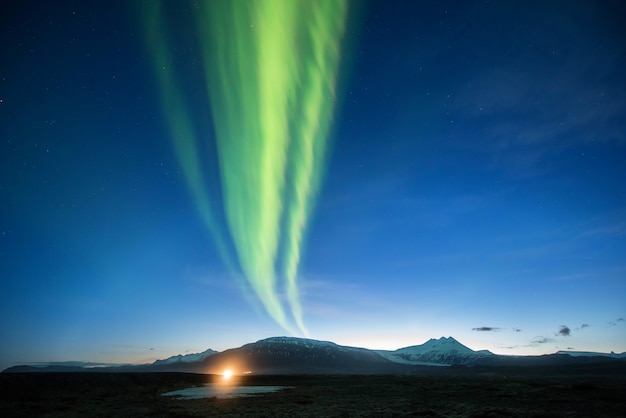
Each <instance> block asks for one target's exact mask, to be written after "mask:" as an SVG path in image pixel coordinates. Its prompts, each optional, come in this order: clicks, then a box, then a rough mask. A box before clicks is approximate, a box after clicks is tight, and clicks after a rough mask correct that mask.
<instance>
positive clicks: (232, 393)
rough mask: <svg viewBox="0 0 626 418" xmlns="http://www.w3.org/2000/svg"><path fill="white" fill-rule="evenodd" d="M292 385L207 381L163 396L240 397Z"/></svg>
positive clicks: (194, 397) (286, 387)
mask: <svg viewBox="0 0 626 418" xmlns="http://www.w3.org/2000/svg"><path fill="white" fill-rule="evenodd" d="M290 387H291V386H234V385H220V384H215V383H206V384H205V385H204V386H200V387H193V388H187V389H181V390H174V391H172V392H166V393H164V394H163V396H175V397H177V399H200V398H212V397H214V396H215V397H217V398H238V397H242V396H251V395H257V394H261V393H269V392H276V391H279V390H281V389H289V388H290Z"/></svg>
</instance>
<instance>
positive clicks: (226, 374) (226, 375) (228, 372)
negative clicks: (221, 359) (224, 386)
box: [222, 370, 233, 379]
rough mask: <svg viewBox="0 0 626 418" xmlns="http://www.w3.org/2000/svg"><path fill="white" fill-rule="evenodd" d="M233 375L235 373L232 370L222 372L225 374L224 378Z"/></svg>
mask: <svg viewBox="0 0 626 418" xmlns="http://www.w3.org/2000/svg"><path fill="white" fill-rule="evenodd" d="M232 375H233V371H232V370H224V373H222V376H224V379H230V377H231V376H232Z"/></svg>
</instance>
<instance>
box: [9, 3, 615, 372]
mask: <svg viewBox="0 0 626 418" xmlns="http://www.w3.org/2000/svg"><path fill="white" fill-rule="evenodd" d="M196 3H200V4H199V5H198V4H196ZM296 3H297V2H296ZM302 3H303V4H304V3H310V2H302ZM334 3H335V4H339V2H334ZM159 4H160V3H158V2H156V1H155V2H147V3H140V2H133V1H130V2H129V1H93V2H84V1H58V2H57V1H50V2H35V1H32V2H29V1H19V2H17V1H16V2H13V4H12V5H8V6H7V5H3V6H2V10H1V11H0V50H1V51H2V54H1V55H0V56H1V58H0V199H1V200H0V368H4V367H8V366H11V365H14V364H18V363H29V362H38V361H61V360H81V361H96V362H124V363H125V362H131V363H134V362H148V361H153V360H155V359H157V358H165V357H168V356H170V355H175V354H179V353H180V354H185V353H192V352H200V351H204V350H206V349H207V348H213V349H216V350H224V349H227V348H232V347H237V346H240V345H242V344H245V343H248V342H253V341H256V340H258V339H261V338H266V337H270V336H276V335H294V336H308V337H310V338H315V339H321V340H331V341H334V342H336V343H338V344H343V345H352V346H359V347H367V348H378V349H396V348H400V347H404V346H409V345H416V344H421V343H423V342H425V341H426V340H428V339H429V338H438V337H441V336H453V337H454V338H456V339H457V340H459V341H460V342H462V343H464V344H466V345H467V346H469V347H470V348H473V349H488V350H491V351H493V352H495V353H498V354H543V353H551V352H555V351H557V350H567V349H573V350H579V351H602V352H608V351H615V352H623V351H626V323H625V321H624V318H625V317H626V187H625V186H624V180H625V179H626V163H625V158H626V76H625V75H624V74H626V30H625V29H624V26H623V16H625V15H626V10H625V9H624V6H623V4H622V2H621V1H576V2H571V1H547V2H525V1H519V2H510V1H450V2H448V1H407V2H403V1H372V2H368V3H365V2H349V3H348V5H347V10H346V11H343V10H340V11H338V10H330V11H329V12H328V13H327V15H324V16H323V17H322V18H320V20H319V21H318V22H317V23H319V22H322V21H323V22H330V24H329V25H328V27H327V28H326V27H322V28H321V29H320V25H318V24H317V23H316V24H312V25H311V24H310V21H309V19H308V17H309V16H316V14H315V13H313V12H310V11H308V10H307V11H304V12H297V13H299V14H297V13H295V14H294V15H295V16H296V17H295V18H294V19H295V20H294V21H293V22H292V21H290V20H289V16H290V15H289V14H288V13H286V12H285V15H284V16H283V15H282V14H276V13H278V12H277V11H276V10H279V9H280V8H278V9H276V10H274V9H272V10H270V12H269V13H267V14H265V15H264V14H262V13H261V12H259V14H258V15H254V13H248V12H246V11H245V10H247V9H249V8H247V5H246V4H243V5H242V4H239V6H241V8H242V9H245V10H244V12H243V13H242V14H241V16H245V17H246V19H252V20H250V21H247V20H245V19H244V18H240V17H236V20H237V21H238V22H240V23H241V24H237V25H229V24H228V23H227V22H228V21H227V20H223V19H222V16H223V15H221V14H219V13H222V12H224V11H223V10H221V11H219V13H218V12H215V10H217V9H219V7H215V9H211V7H214V6H215V4H213V6H210V5H209V7H208V9H209V10H208V11H207V10H204V9H206V7H205V6H207V3H202V2H185V1H180V2H164V3H163V7H162V8H160V9H161V10H159V7H157V6H158V5H159ZM222 6H223V4H222ZM227 8H228V7H223V9H227ZM259 9H262V7H259ZM246 13H248V14H246ZM281 13H282V12H281ZM250 16H252V17H250ZM255 16H261V17H257V18H256V19H257V20H254V19H255ZM303 16H304V18H303ZM320 16H321V14H320ZM224 19H225V18H224ZM238 19H243V20H238ZM298 19H300V20H298ZM311 19H313V17H311ZM224 22H226V23H224ZM294 22H295V23H294ZM280 25H284V26H280ZM309 27H315V28H316V29H317V30H320V31H321V33H320V34H315V35H310V34H308V32H306V31H307V30H308V28H309ZM290 28H291V29H290ZM294 28H295V29H294ZM290 30H293V31H296V32H295V33H297V36H298V41H297V42H295V41H294V43H290V42H291V39H292V38H293V36H291V37H290V35H291V34H293V33H294V32H290ZM220 31H221V32H220ZM229 31H232V33H230V32H229ZM298 31H299V32H298ZM235 32H237V33H235ZM309 35H310V39H309ZM236 36H241V39H239V38H236ZM321 38H323V40H322V41H320V42H321V43H320V44H319V45H321V47H318V44H317V43H316V42H317V41H318V40H319V39H321ZM311 39H313V40H314V42H313V41H311ZM310 41H311V42H310ZM240 50H241V51H243V52H242V53H239V51H240ZM220 51H221V52H220ZM224 51H226V52H224ZM232 51H238V53H235V54H231V52H232ZM259 51H261V52H259ZM320 51H322V52H320ZM321 55H323V57H322V58H320V56H321ZM224 57H230V58H228V59H227V58H224ZM229 59H230V61H228V60H229ZM316 60H321V61H316ZM320 62H322V63H321V64H320ZM311 63H312V64H311ZM242 68H244V69H245V70H241V69H242ZM311 68H315V69H317V70H316V71H318V72H315V71H313V70H310V69H311ZM162 70H166V71H165V72H164V71H162ZM238 71H240V73H238ZM246 71H249V73H248V72H246ZM232 74H237V75H238V77H234V76H233V77H231V75H232ZM242 74H243V75H242ZM250 74H252V75H250ZM258 74H261V75H262V76H258ZM294 74H295V76H294ZM318 74H322V76H320V77H321V78H316V77H317V75H318ZM257 76H258V77H257ZM255 77H257V78H258V79H262V80H263V81H264V82H265V83H266V84H264V85H261V83H260V82H259V83H257V81H258V80H257V78H255ZM289 77H292V78H291V79H290V78H289ZM237 80H244V81H245V83H247V84H243V85H242V86H239V87H241V88H235V87H237V86H235V84H233V83H237V82H238V81H237ZM316 82H317V84H315V83H316ZM229 83H231V84H229ZM233 86H234V87H233ZM263 86H265V87H267V86H269V87H267V88H265V87H263ZM283 89H284V90H285V91H289V92H291V93H293V94H292V95H291V96H287V95H282V93H281V92H282V91H283ZM289 89H291V90H289ZM291 93H290V94H291ZM316 94H317V95H316ZM318 99H319V100H318ZM261 114H262V115H263V116H262V117H261V116H259V115H261ZM282 120H286V121H287V122H285V124H284V126H286V128H284V129H283V128H281V127H282V126H283V125H281V124H280V123H278V122H276V121H282ZM185 121H186V122H185ZM265 121H269V122H267V123H266V122H265ZM307 121H308V122H307ZM309 122H310V123H309ZM186 128H189V129H188V130H189V132H192V133H193V134H189V135H186V134H184V133H181V132H184V131H185V129H186ZM281 129H282V130H283V131H287V132H288V134H287V135H283V136H282V137H281V135H280V133H277V132H279V131H281ZM309 131H311V132H313V134H312V138H313V140H312V142H311V144H313V145H312V146H313V147H318V148H314V150H313V151H311V152H305V151H306V144H307V142H306V141H307V138H308V136H307V135H308V134H307V132H309ZM256 133H258V137H257V136H256ZM252 137H254V138H252ZM268 138H269V139H268ZM276 138H279V139H276ZM280 138H282V140H283V142H284V144H283V143H281V144H282V145H281V146H282V148H281V146H279V145H280V144H279V143H280V141H281V139H280ZM268 141H269V142H268ZM274 141H275V142H274ZM268 144H269V145H268ZM277 144H278V145H277ZM294 144H295V145H294ZM260 156H261V157H260ZM309 156H313V157H314V158H313V159H312V160H311V161H309V162H308V163H307V161H308V160H307V158H308V157H309ZM263 158H265V160H263V161H265V162H266V163H267V164H268V166H267V167H270V168H267V167H266V166H264V165H262V164H261V165H258V164H260V163H259V161H261V159H263ZM283 160H284V161H283ZM194 161H195V163H197V164H199V167H200V168H199V169H198V170H196V172H195V174H194V173H192V172H193V167H192V166H193V164H194ZM281 164H284V170H282V171H281V170H279V168H280V167H282V166H281ZM261 166H262V167H265V168H264V169H267V170H268V173H269V172H270V171H271V173H270V174H268V175H267V176H266V175H265V174H263V173H265V172H266V171H263V170H261V169H260V168H259V167H261ZM190 167H192V168H190ZM270 178H271V182H270V180H268V179H270ZM194 180H195V181H196V182H197V183H196V185H195V186H194V183H193V182H194ZM266 180H267V181H266ZM194 187H195V189H194ZM301 190H306V191H307V193H308V194H306V196H305V197H304V198H302V199H300V200H298V199H299V198H298V196H300V194H299V193H300V191H301ZM272 245H273V246H272ZM268 248H269V249H268ZM272 249H273V250H272ZM268 254H270V256H268ZM290 263H291V264H290ZM289 266H291V267H292V268H291V269H290V267H289ZM294 266H296V268H295V269H294V268H293V267H294ZM272 283H273V284H272ZM281 315H283V316H284V318H283V316H281ZM281 318H283V319H281Z"/></svg>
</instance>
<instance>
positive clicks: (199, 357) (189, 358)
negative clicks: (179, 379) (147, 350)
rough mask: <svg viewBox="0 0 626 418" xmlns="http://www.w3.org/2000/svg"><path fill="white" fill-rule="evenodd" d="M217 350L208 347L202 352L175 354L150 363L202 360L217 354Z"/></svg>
mask: <svg viewBox="0 0 626 418" xmlns="http://www.w3.org/2000/svg"><path fill="white" fill-rule="evenodd" d="M217 353H218V351H215V350H211V349H210V348H209V349H208V350H206V351H203V352H202V353H193V354H185V355H181V354H178V355H176V356H172V357H168V358H166V359H164V360H156V361H155V362H154V363H152V364H155V365H156V364H173V363H193V362H196V361H202V360H204V359H205V358H207V357H209V356H212V355H213V354H217Z"/></svg>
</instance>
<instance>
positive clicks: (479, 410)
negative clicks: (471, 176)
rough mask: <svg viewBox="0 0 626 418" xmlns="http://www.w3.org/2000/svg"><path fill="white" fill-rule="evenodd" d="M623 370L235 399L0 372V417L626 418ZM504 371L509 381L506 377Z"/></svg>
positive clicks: (181, 382) (172, 386) (163, 376)
mask: <svg viewBox="0 0 626 418" xmlns="http://www.w3.org/2000/svg"><path fill="white" fill-rule="evenodd" d="M622 372H623V370H609V369H607V370H604V371H602V372H601V373H599V374H598V373H596V374H594V373H591V374H589V373H583V374H572V373H571V372H570V373H569V375H568V373H562V374H559V375H558V376H552V377H550V376H543V375H542V373H541V372H540V371H536V372H534V373H533V372H524V373H520V372H516V371H514V370H513V371H511V373H506V371H504V370H498V372H497V373H494V372H493V371H490V370H488V369H485V370H481V371H478V372H477V371H473V372H472V373H464V372H462V371H461V372H459V373H455V374H454V375H448V376H347V375H340V376H320V375H310V376H247V377H243V378H238V379H239V382H240V384H245V385H286V386H292V387H293V388H292V389H286V390H283V391H280V392H276V393H268V394H264V395H256V396H253V397H246V398H237V399H215V398H212V399H197V400H179V399H174V398H170V397H165V396H161V394H162V393H164V392H167V391H171V390H177V389H183V388H188V387H192V386H200V385H202V384H204V383H207V382H209V381H211V380H212V379H221V376H217V377H216V376H208V375H198V374H184V373H41V374H40V373H16V374H0V416H1V417H178V418H182V417H212V416H220V417H228V416H232V417H241V416H247V417H298V416H303V417H403V416H415V417H499V416H513V417H598V416H605V417H626V376H624V375H623V374H622ZM511 374H513V376H511Z"/></svg>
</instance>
